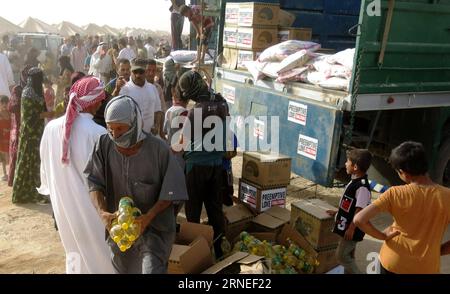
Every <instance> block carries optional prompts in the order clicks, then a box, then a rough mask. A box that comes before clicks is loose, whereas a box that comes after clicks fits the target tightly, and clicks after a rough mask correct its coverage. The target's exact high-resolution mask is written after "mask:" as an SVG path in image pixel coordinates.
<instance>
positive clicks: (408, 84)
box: [213, 0, 450, 186]
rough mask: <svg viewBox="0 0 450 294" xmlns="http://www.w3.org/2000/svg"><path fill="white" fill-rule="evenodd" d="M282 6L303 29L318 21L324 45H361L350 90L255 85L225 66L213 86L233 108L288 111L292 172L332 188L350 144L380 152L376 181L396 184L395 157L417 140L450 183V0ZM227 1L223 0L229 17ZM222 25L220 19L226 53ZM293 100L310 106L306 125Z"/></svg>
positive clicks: (249, 112) (267, 82) (439, 176)
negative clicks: (294, 115)
mask: <svg viewBox="0 0 450 294" xmlns="http://www.w3.org/2000/svg"><path fill="white" fill-rule="evenodd" d="M275 2H277V3H279V4H280V7H281V9H284V10H288V11H290V12H293V13H294V14H296V15H297V20H296V22H295V23H294V25H298V26H306V27H311V28H312V32H313V41H317V42H319V43H321V44H322V47H325V48H333V49H337V50H341V49H343V48H346V47H348V48H350V47H352V48H355V58H354V65H353V71H352V78H351V84H350V90H349V91H336V90H327V89H323V88H320V87H318V86H315V85H310V84H305V83H297V82H295V83H286V84H280V83H277V82H275V81H274V80H271V79H264V80H260V81H255V80H253V78H252V76H251V75H250V74H249V73H248V72H247V71H245V70H230V69H226V68H223V67H220V66H217V67H216V68H215V74H214V80H213V86H214V87H215V89H216V91H218V92H222V93H223V94H224V93H225V94H226V95H225V96H226V98H227V100H228V102H229V106H230V111H231V113H232V114H233V115H242V116H244V117H247V116H255V117H257V116H269V117H270V116H277V117H279V125H280V129H279V132H278V136H279V146H280V149H279V151H280V152H281V153H283V154H286V155H288V156H290V157H291V158H292V171H293V172H295V173H296V174H299V175H300V176H302V177H304V178H307V179H310V180H312V181H314V182H316V183H318V184H321V185H324V186H332V185H333V183H334V179H335V177H336V174H337V172H338V171H339V170H341V169H342V167H343V164H344V162H345V150H346V149H347V148H349V147H358V148H368V149H369V150H371V151H372V153H373V154H374V155H375V160H374V163H373V166H372V167H371V169H370V170H369V178H371V179H372V180H374V181H375V182H378V183H380V184H383V185H392V184H396V183H397V182H398V178H397V177H396V175H395V173H394V172H393V171H392V170H391V169H390V168H389V166H388V163H387V158H388V157H389V154H390V151H391V150H392V148H393V147H395V146H397V145H398V144H400V143H401V142H403V141H406V140H414V141H419V142H422V143H423V144H424V146H425V148H426V150H427V151H428V155H429V160H430V162H431V167H430V174H431V175H432V177H433V178H434V179H435V180H436V181H437V182H440V183H444V184H445V185H447V186H449V184H450V164H449V163H450V0H441V1H439V0H396V1H395V0H388V1H380V0H340V1H335V0H330V1H327V0H320V1H302V0H297V1H275ZM312 2H314V5H312V6H311V5H310V4H311V3H312ZM225 5H226V1H216V2H215V6H216V7H221V9H220V11H221V14H222V15H221V17H219V19H221V20H223V19H224V18H223V14H224V11H225ZM308 5H309V6H308ZM355 11H356V13H355ZM352 12H353V14H352ZM223 27H224V24H223V21H222V22H219V26H218V30H217V32H218V38H217V40H218V42H217V50H218V52H219V53H220V52H222V50H223V47H222V46H221V38H222V33H221V32H223ZM339 30H340V31H339ZM324 44H325V45H324ZM333 45H335V46H334V47H333ZM293 106H297V107H300V108H302V109H303V110H304V114H305V117H304V122H303V123H296V122H293V120H292V119H290V117H289V116H290V113H291V110H292V109H293V108H292V107H293ZM297 109H298V108H297ZM265 132H266V138H270V137H271V136H272V135H274V134H271V131H270V128H266V129H265ZM251 133H252V131H249V133H248V135H249V136H252V134H251ZM305 146H306V147H305ZM305 150H306V153H305Z"/></svg>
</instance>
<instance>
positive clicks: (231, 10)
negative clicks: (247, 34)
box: [225, 2, 239, 26]
mask: <svg viewBox="0 0 450 294" xmlns="http://www.w3.org/2000/svg"><path fill="white" fill-rule="evenodd" d="M238 20H239V3H232V2H227V4H226V6H225V24H226V25H234V26H237V25H238Z"/></svg>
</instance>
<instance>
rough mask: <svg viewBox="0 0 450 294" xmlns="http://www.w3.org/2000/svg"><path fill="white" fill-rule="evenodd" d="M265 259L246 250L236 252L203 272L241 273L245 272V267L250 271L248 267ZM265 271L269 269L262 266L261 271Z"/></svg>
mask: <svg viewBox="0 0 450 294" xmlns="http://www.w3.org/2000/svg"><path fill="white" fill-rule="evenodd" d="M263 259H264V257H263V256H257V255H252V254H249V253H245V252H236V253H234V254H232V255H230V256H229V257H227V258H225V259H224V260H222V261H220V262H218V263H216V264H215V265H213V266H212V267H210V268H208V269H207V270H205V271H204V272H202V274H240V273H243V272H242V269H243V268H244V269H245V270H246V271H248V268H251V266H252V265H254V264H255V263H258V262H260V261H261V260H263ZM264 271H267V269H263V268H261V273H265V272H264ZM251 273H252V274H254V273H255V272H254V271H253V272H251Z"/></svg>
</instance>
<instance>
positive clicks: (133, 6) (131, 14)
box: [0, 0, 189, 32]
mask: <svg viewBox="0 0 450 294" xmlns="http://www.w3.org/2000/svg"><path fill="white" fill-rule="evenodd" d="M186 3H189V1H186ZM169 7H170V0H128V1H126V0H125V1H124V0H122V1H120V0H110V1H106V0H66V1H65V0H8V1H2V3H1V10H0V16H1V17H3V18H6V19H7V20H9V21H11V22H12V23H15V24H19V23H20V22H22V21H23V20H24V19H26V18H27V17H29V16H31V17H34V18H38V19H40V20H42V21H44V22H46V23H49V24H57V23H60V22H61V21H63V20H65V21H70V22H72V23H74V24H76V25H78V26H83V25H86V24H88V23H91V22H92V23H96V24H98V25H105V24H107V25H109V26H112V27H116V28H124V27H139V28H144V29H152V30H165V31H170V11H169ZM188 28H189V23H188V22H187V20H185V24H184V31H185V32H188V31H189V30H188Z"/></svg>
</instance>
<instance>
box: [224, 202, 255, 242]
mask: <svg viewBox="0 0 450 294" xmlns="http://www.w3.org/2000/svg"><path fill="white" fill-rule="evenodd" d="M223 214H224V216H225V236H226V237H227V239H228V241H230V242H231V241H233V240H234V239H235V238H236V237H237V236H238V235H239V234H240V233H241V232H242V231H246V230H247V229H248V226H249V224H250V222H251V221H252V219H253V218H254V217H255V216H254V215H253V213H252V212H251V211H250V210H249V209H248V208H247V207H246V206H245V205H243V204H237V205H234V206H230V207H226V208H224V210H223Z"/></svg>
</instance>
